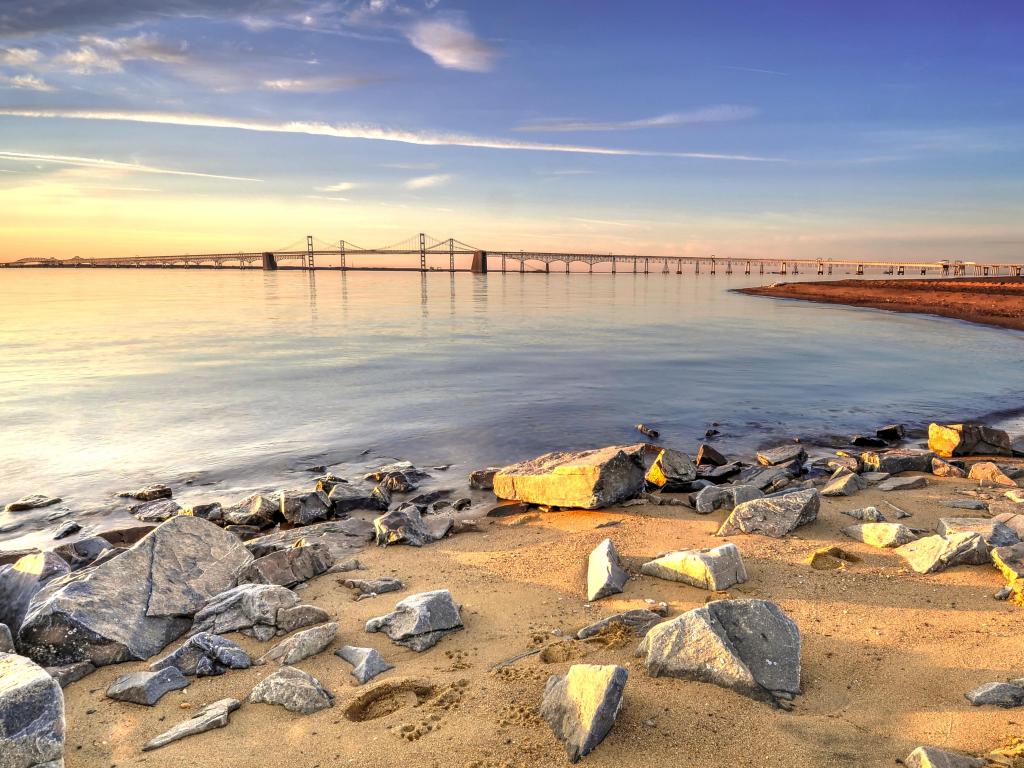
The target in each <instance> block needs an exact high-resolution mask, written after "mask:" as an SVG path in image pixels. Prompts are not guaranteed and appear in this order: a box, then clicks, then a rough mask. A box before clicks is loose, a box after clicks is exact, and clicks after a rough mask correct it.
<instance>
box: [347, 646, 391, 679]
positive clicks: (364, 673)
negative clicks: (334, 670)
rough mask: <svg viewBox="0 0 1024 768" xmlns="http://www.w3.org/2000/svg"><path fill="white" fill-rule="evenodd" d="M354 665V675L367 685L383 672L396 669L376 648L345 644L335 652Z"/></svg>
mask: <svg viewBox="0 0 1024 768" xmlns="http://www.w3.org/2000/svg"><path fill="white" fill-rule="evenodd" d="M334 655H335V656H339V657H341V658H343V659H344V660H345V661H347V662H348V663H349V664H351V665H352V677H354V678H355V679H356V682H357V683H359V685H365V684H366V683H368V682H370V680H372V679H373V678H375V677H376V676H377V675H379V674H381V673H382V672H387V671H388V670H389V669H394V668H395V667H394V665H392V664H388V663H387V662H386V661H384V658H383V657H382V656H381V655H380V653H378V652H377V651H376V650H375V649H374V648H358V647H356V646H354V645H343V646H342V647H341V648H339V649H338V650H336V651H335V652H334Z"/></svg>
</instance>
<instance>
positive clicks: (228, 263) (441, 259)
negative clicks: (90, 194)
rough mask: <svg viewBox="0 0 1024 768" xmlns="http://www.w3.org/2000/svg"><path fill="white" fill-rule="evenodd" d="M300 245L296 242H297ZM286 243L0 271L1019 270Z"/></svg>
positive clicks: (413, 243)
mask: <svg viewBox="0 0 1024 768" xmlns="http://www.w3.org/2000/svg"><path fill="white" fill-rule="evenodd" d="M299 243H301V241H299ZM299 243H293V244H291V245H289V246H286V247H284V248H278V249H273V250H266V251H263V250H261V251H238V252H233V253H198V254H197V253H189V254H176V255H170V256H110V257H91V258H81V257H78V256H75V257H72V258H67V259H58V258H53V257H42V256H28V257H25V258H21V259H18V260H17V261H11V262H0V268H40V267H41V268H118V267H120V268H153V269H264V270H276V269H303V270H331V269H333V270H380V269H406V270H409V269H412V270H416V271H420V272H430V271H449V272H459V271H469V272H475V273H487V272H522V273H525V272H542V273H550V272H551V270H552V265H557V268H558V269H559V270H561V271H564V272H566V273H569V272H570V269H569V267H570V265H571V264H573V263H579V264H584V265H587V267H588V269H587V272H593V271H594V265H596V264H608V265H610V270H609V271H610V272H611V273H612V274H615V273H617V272H631V273H634V274H650V273H652V272H660V273H662V274H670V273H675V274H679V275H681V274H683V273H684V271H685V272H688V273H689V272H692V273H694V274H698V275H699V274H709V275H715V274H726V275H731V274H743V275H751V274H761V275H764V274H777V275H800V274H817V275H831V274H833V273H840V274H842V273H851V272H852V273H854V274H857V275H863V274H865V273H866V272H868V271H873V272H881V273H883V274H887V275H930V274H934V275H941V276H943V277H949V276H952V277H965V276H984V277H995V276H1013V277H1021V276H1022V273H1024V265H1021V264H1013V263H1007V262H1003V263H999V262H975V261H963V260H958V261H891V260H890V261H887V260H871V259H841V260H836V259H806V258H804V259H788V258H732V257H726V258H720V257H717V256H715V255H713V254H712V255H709V256H664V255H660V256H658V255H654V256H652V255H643V254H613V253H608V254H603V253H555V252H540V251H501V250H493V251H491V250H484V249H482V248H476V247H474V246H471V245H467V244H466V243H463V242H461V241H459V240H456V239H455V238H447V239H445V240H438V239H437V238H434V237H431V236H429V235H427V234H424V233H420V234H419V235H414V236H413V237H411V238H408V239H406V240H403V241H401V242H398V243H393V244H391V245H387V246H381V247H374V248H363V247H361V246H358V245H355V244H354V243H351V242H346V241H345V240H338V241H337V244H336V245H335V244H334V243H327V242H325V241H322V240H319V239H318V238H315V237H314V236H313V235H307V236H306V242H305V246H306V247H305V248H304V249H303V248H297V247H296V246H297V245H298V244H299ZM395 257H418V259H419V263H418V266H415V264H416V262H413V265H411V266H409V267H394V266H383V265H381V264H379V263H378V264H377V265H374V261H378V262H379V261H382V260H385V259H390V260H392V261H393V260H394V259H395ZM456 257H461V258H462V259H463V260H465V258H466V257H468V258H469V260H470V267H469V268H468V269H466V268H465V267H460V268H456Z"/></svg>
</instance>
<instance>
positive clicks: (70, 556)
mask: <svg viewBox="0 0 1024 768" xmlns="http://www.w3.org/2000/svg"><path fill="white" fill-rule="evenodd" d="M113 548H114V547H113V546H112V545H111V544H110V542H109V541H107V540H106V539H104V538H103V537H102V536H86V537H85V538H84V539H79V540H78V541H72V542H69V543H67V544H61V545H60V546H59V547H56V548H54V550H53V553H54V554H55V555H57V556H59V557H60V558H61V559H63V560H64V561H66V562H67V564H68V565H69V566H70V567H71V570H72V571H77V570H79V569H80V568H84V567H85V566H87V565H90V564H91V563H93V562H95V561H96V559H97V558H98V557H99V556H100V555H102V554H103V553H104V552H107V551H108V550H111V549H113Z"/></svg>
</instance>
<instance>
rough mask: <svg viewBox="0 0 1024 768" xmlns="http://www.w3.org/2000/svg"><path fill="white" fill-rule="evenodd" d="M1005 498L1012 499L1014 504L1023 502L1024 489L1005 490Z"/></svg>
mask: <svg viewBox="0 0 1024 768" xmlns="http://www.w3.org/2000/svg"><path fill="white" fill-rule="evenodd" d="M1003 496H1005V497H1006V498H1008V499H1009V500H1010V501H1012V502H1013V503H1014V504H1024V490H1021V489H1019V488H1015V489H1013V490H1012V491H1007V492H1006V493H1004V494H1003Z"/></svg>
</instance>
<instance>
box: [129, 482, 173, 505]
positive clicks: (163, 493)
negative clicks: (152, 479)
mask: <svg viewBox="0 0 1024 768" xmlns="http://www.w3.org/2000/svg"><path fill="white" fill-rule="evenodd" d="M117 495H118V496H120V497H121V498H122V499H137V500H138V501H155V500H156V499H169V498H171V495H172V494H171V489H170V488H168V487H167V486H166V485H161V484H159V483H154V484H153V485H147V486H144V487H142V488H139V489H138V490H135V491H121V492H120V493H119V494H117Z"/></svg>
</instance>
